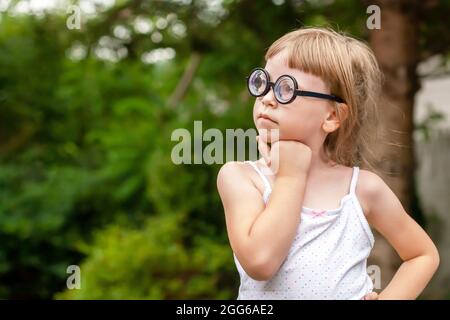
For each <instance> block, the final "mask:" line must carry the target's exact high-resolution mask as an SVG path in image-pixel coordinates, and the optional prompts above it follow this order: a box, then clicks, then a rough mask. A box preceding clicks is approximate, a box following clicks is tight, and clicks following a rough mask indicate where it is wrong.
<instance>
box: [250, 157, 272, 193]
mask: <svg viewBox="0 0 450 320" xmlns="http://www.w3.org/2000/svg"><path fill="white" fill-rule="evenodd" d="M245 162H246V163H248V164H250V165H251V166H252V167H253V169H255V171H256V172H257V173H258V175H259V176H260V177H261V179H262V181H263V183H264V188H265V190H266V191H267V190H271V187H270V182H269V180H268V179H267V177H266V176H265V175H264V173H262V171H261V170H260V169H259V168H258V166H257V165H256V164H255V163H254V162H253V161H245Z"/></svg>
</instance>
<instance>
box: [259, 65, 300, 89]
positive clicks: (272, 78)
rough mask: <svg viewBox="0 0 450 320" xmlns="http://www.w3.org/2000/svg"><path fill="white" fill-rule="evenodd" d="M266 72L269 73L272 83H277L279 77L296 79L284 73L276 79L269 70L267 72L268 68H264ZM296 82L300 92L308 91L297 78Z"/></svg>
mask: <svg viewBox="0 0 450 320" xmlns="http://www.w3.org/2000/svg"><path fill="white" fill-rule="evenodd" d="M264 70H266V71H267V73H268V74H269V77H270V81H272V82H275V81H276V80H277V79H278V78H279V77H281V76H284V75H290V76H291V77H294V76H293V75H291V74H287V73H283V74H282V75H280V76H279V77H277V78H274V77H272V75H271V74H270V72H269V70H267V69H266V68H264ZM294 78H295V77H294ZM273 80H275V81H273ZM295 80H297V89H298V90H300V91H308V90H306V88H305V87H304V86H302V84H301V82H300V81H298V79H297V78H296V79H295Z"/></svg>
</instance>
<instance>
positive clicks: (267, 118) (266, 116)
mask: <svg viewBox="0 0 450 320" xmlns="http://www.w3.org/2000/svg"><path fill="white" fill-rule="evenodd" d="M260 118H262V119H266V120H269V121H272V122H273V123H277V122H276V121H275V120H273V119H272V118H271V117H270V116H269V115H267V114H265V113H260V114H259V116H258V119H260Z"/></svg>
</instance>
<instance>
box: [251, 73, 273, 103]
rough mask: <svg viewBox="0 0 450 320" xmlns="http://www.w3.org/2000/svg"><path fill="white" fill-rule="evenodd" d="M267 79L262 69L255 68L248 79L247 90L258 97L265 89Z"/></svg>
mask: <svg viewBox="0 0 450 320" xmlns="http://www.w3.org/2000/svg"><path fill="white" fill-rule="evenodd" d="M267 83H268V79H267V76H266V74H265V73H264V71H262V70H255V71H253V72H252V74H251V75H250V78H249V80H248V90H249V91H250V93H251V94H252V95H254V96H255V97H259V96H261V95H263V94H264V92H265V91H266V87H267Z"/></svg>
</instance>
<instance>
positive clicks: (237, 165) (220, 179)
mask: <svg viewBox="0 0 450 320" xmlns="http://www.w3.org/2000/svg"><path fill="white" fill-rule="evenodd" d="M245 181H249V182H251V178H250V175H249V165H248V164H246V163H245V162H243V161H229V162H226V163H225V164H223V165H222V167H221V168H220V170H219V172H218V174H217V188H218V190H219V192H220V191H221V190H223V189H224V188H225V187H226V186H230V185H235V184H238V183H242V182H245Z"/></svg>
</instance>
